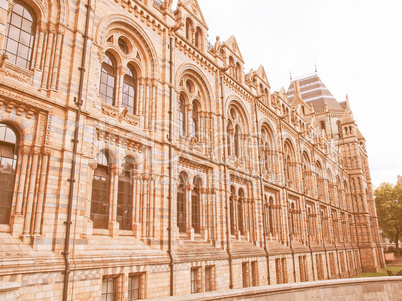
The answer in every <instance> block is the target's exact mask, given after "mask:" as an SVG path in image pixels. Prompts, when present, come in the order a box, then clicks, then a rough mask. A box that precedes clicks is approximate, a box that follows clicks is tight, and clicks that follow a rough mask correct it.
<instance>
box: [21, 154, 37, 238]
mask: <svg viewBox="0 0 402 301" xmlns="http://www.w3.org/2000/svg"><path fill="white" fill-rule="evenodd" d="M39 154H40V149H39V148H38V147H35V148H33V149H32V167H31V173H30V179H29V188H28V198H27V205H26V211H25V220H24V231H23V233H22V237H23V241H24V243H29V242H30V239H29V238H30V235H31V221H32V210H33V202H34V196H35V185H36V173H37V170H38V160H39Z"/></svg>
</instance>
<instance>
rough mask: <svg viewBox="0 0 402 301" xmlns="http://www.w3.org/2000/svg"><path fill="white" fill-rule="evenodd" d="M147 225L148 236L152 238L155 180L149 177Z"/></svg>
mask: <svg viewBox="0 0 402 301" xmlns="http://www.w3.org/2000/svg"><path fill="white" fill-rule="evenodd" d="M148 182H149V186H148V187H149V192H148V199H149V202H148V203H149V206H148V207H149V225H148V238H154V211H155V206H154V204H155V180H154V179H153V178H152V177H150V178H149V180H148Z"/></svg>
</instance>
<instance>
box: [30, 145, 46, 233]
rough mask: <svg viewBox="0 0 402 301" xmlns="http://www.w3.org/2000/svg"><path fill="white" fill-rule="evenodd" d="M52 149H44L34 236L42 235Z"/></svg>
mask: <svg viewBox="0 0 402 301" xmlns="http://www.w3.org/2000/svg"><path fill="white" fill-rule="evenodd" d="M49 156H50V149H48V148H45V149H44V150H43V151H42V168H41V173H40V180H39V193H38V204H37V206H36V216H35V228H34V233H33V234H34V236H40V232H41V231H40V227H41V224H42V212H43V204H44V199H45V185H46V178H47V167H48V163H49Z"/></svg>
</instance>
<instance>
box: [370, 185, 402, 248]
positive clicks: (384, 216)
mask: <svg viewBox="0 0 402 301" xmlns="http://www.w3.org/2000/svg"><path fill="white" fill-rule="evenodd" d="M374 195H375V204H376V208H377V216H378V223H379V226H380V228H381V229H382V230H383V236H385V237H387V238H389V239H390V240H391V241H393V242H395V247H396V251H397V254H398V255H399V254H400V250H399V240H400V237H401V236H402V183H400V182H399V183H397V184H396V185H392V184H389V183H382V184H381V185H380V186H379V187H378V188H377V189H376V190H375V191H374Z"/></svg>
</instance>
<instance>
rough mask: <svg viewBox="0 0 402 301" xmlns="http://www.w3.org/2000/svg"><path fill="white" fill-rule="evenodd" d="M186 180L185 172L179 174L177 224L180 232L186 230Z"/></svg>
mask: <svg viewBox="0 0 402 301" xmlns="http://www.w3.org/2000/svg"><path fill="white" fill-rule="evenodd" d="M185 185H186V181H185V178H184V175H183V174H180V175H179V186H178V187H177V226H178V227H179V232H186V186H185Z"/></svg>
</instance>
